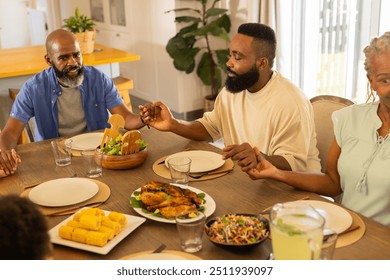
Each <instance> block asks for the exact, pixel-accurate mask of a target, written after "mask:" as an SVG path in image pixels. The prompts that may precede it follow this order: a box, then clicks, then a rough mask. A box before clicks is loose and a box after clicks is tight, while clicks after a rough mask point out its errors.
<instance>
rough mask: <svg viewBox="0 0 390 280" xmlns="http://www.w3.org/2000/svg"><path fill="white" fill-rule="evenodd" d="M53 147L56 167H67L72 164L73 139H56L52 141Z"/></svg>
mask: <svg viewBox="0 0 390 280" xmlns="http://www.w3.org/2000/svg"><path fill="white" fill-rule="evenodd" d="M51 147H52V150H53V156H54V160H55V163H56V165H58V166H66V165H69V164H70V163H71V159H72V139H63V138H58V139H54V140H53V141H51Z"/></svg>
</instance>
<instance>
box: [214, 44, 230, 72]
mask: <svg viewBox="0 0 390 280" xmlns="http://www.w3.org/2000/svg"><path fill="white" fill-rule="evenodd" d="M215 55H216V57H217V64H218V66H219V68H221V69H223V71H224V72H226V62H227V61H228V60H229V50H228V49H219V50H215Z"/></svg>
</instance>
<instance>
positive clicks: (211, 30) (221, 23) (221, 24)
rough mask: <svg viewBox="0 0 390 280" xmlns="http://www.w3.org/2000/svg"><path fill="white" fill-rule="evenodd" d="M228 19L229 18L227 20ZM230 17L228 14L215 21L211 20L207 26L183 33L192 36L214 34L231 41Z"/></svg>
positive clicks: (185, 35)
mask: <svg viewBox="0 0 390 280" xmlns="http://www.w3.org/2000/svg"><path fill="white" fill-rule="evenodd" d="M226 19H227V20H226ZM230 26H231V23H230V19H229V17H227V16H226V15H224V16H222V17H221V18H218V19H216V20H214V21H211V22H209V23H208V24H206V25H205V26H203V27H201V28H198V29H194V30H192V31H191V32H188V33H186V34H184V35H183V37H185V38H186V37H191V36H199V37H200V36H206V35H212V36H215V37H218V38H221V39H223V40H225V41H227V42H229V41H230V38H229V34H228V33H229V32H230Z"/></svg>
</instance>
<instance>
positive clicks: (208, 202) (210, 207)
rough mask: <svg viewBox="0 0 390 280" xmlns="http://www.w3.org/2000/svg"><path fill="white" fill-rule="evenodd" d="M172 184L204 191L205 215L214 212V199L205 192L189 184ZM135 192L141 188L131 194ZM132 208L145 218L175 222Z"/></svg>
mask: <svg viewBox="0 0 390 280" xmlns="http://www.w3.org/2000/svg"><path fill="white" fill-rule="evenodd" d="M172 185H175V186H178V187H181V188H183V189H189V190H191V191H193V192H196V193H204V194H205V197H204V200H205V202H204V203H203V204H202V205H201V206H203V207H204V214H205V215H206V217H209V216H211V215H212V214H213V213H214V211H215V209H216V204H215V201H214V199H212V197H211V196H209V195H208V194H207V193H205V192H204V191H201V190H199V189H196V188H193V187H189V186H185V185H179V184H172ZM135 192H141V188H138V189H136V190H135V191H134V192H133V193H132V194H131V196H132V197H135V195H134V193H135ZM133 209H134V211H135V212H137V213H138V214H140V215H141V216H143V217H145V218H148V219H150V220H154V221H157V222H162V223H169V224H176V221H175V220H169V219H166V218H162V217H157V216H154V215H153V214H151V213H146V212H144V211H143V210H142V208H133Z"/></svg>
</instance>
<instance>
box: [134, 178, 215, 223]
mask: <svg viewBox="0 0 390 280" xmlns="http://www.w3.org/2000/svg"><path fill="white" fill-rule="evenodd" d="M130 206H131V207H132V208H133V209H134V211H136V212H137V213H138V214H139V215H141V216H143V217H145V218H148V219H151V220H154V221H158V222H163V223H172V224H174V223H176V222H175V217H176V216H177V215H178V214H180V213H182V212H191V211H197V210H199V211H202V212H203V213H204V214H205V215H206V217H209V216H210V215H211V214H213V213H214V211H215V208H216V204H215V201H214V200H213V199H212V197H211V196H209V195H208V194H207V193H205V192H203V191H201V190H199V189H196V188H193V187H190V186H184V185H179V184H170V183H163V182H158V181H150V182H148V183H146V184H145V185H144V186H142V187H141V188H138V189H137V190H135V191H134V192H133V193H132V195H131V197H130Z"/></svg>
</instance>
